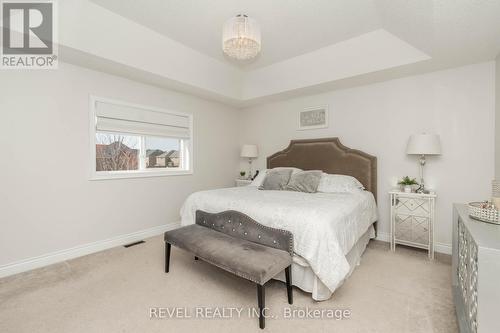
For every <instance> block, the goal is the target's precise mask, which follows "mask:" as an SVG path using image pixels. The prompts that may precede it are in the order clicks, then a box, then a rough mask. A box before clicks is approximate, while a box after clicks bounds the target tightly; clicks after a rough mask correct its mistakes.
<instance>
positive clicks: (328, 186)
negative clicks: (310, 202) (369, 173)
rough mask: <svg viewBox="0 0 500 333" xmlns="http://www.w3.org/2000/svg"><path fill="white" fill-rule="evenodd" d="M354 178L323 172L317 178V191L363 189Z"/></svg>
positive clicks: (352, 190)
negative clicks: (318, 178)
mask: <svg viewBox="0 0 500 333" xmlns="http://www.w3.org/2000/svg"><path fill="white" fill-rule="evenodd" d="M364 189H365V188H364V186H363V184H361V183H360V182H359V181H358V180H357V179H356V178H354V177H351V176H346V175H331V174H328V173H323V175H322V176H321V179H320V180H319V185H318V192H323V193H339V192H340V193H341V192H350V193H352V192H356V191H362V190H364Z"/></svg>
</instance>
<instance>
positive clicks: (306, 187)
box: [285, 170, 323, 193]
mask: <svg viewBox="0 0 500 333" xmlns="http://www.w3.org/2000/svg"><path fill="white" fill-rule="evenodd" d="M322 174H323V171H321V170H311V171H301V172H298V173H296V174H292V176H291V177H290V181H289V182H288V184H287V185H286V187H285V190H287V191H297V192H307V193H315V192H316V190H317V189H318V185H319V181H320V179H321V175H322Z"/></svg>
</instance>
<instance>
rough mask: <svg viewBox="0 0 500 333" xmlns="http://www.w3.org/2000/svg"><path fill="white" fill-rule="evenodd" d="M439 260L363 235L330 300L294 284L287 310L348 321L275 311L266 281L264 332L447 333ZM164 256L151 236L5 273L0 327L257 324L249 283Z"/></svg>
mask: <svg viewBox="0 0 500 333" xmlns="http://www.w3.org/2000/svg"><path fill="white" fill-rule="evenodd" d="M446 259H447V258H444V259H441V260H439V259H438V260H436V261H434V262H430V261H428V260H427V258H426V254H425V253H423V252H420V251H416V250H411V249H406V248H398V250H397V252H396V253H395V254H393V253H391V252H389V251H388V246H387V244H385V243H380V242H373V241H372V242H371V243H370V245H369V247H368V249H367V250H366V252H365V254H364V255H363V259H362V263H361V265H360V266H359V267H358V268H357V269H356V270H355V271H354V273H353V275H352V276H351V277H350V278H349V280H348V281H347V282H346V283H345V284H344V285H343V286H342V287H341V288H340V289H338V290H337V291H336V292H335V294H334V296H333V298H332V299H330V300H329V301H326V302H320V303H317V302H314V301H313V300H312V299H311V298H310V296H309V295H308V294H306V293H303V292H301V291H300V290H298V289H297V288H294V300H295V302H294V305H293V308H292V309H300V310H305V309H306V308H312V309H327V310H331V312H330V311H324V312H323V314H324V315H326V314H328V313H330V314H332V313H334V312H333V311H334V310H336V309H341V310H345V309H347V310H350V311H351V316H350V318H349V319H343V320H335V319H328V318H323V319H300V318H295V319H284V318H283V316H284V315H285V314H286V313H285V311H286V308H287V307H288V304H287V302H286V288H285V286H284V284H283V283H281V282H276V281H272V282H271V283H269V285H268V287H267V289H266V291H267V293H266V306H268V307H269V308H270V313H269V315H273V316H275V317H276V318H275V319H267V321H266V329H265V331H267V332H325V331H328V332H342V333H345V332H359V333H361V332H384V333H387V332H397V333H403V332H439V333H444V332H456V331H457V326H456V319H455V315H454V310H453V304H452V299H451V288H450V279H451V277H450V274H451V267H450V265H449V262H446V261H448V260H446ZM171 260H172V261H171V271H170V273H169V274H164V273H163V241H162V238H161V237H154V238H151V239H148V240H147V242H146V243H145V244H142V245H138V246H134V247H131V248H128V249H126V248H123V247H119V248H114V249H111V250H108V251H103V252H100V253H97V254H92V255H89V256H86V257H82V258H78V259H75V260H71V261H68V262H65V263H61V264H57V265H53V266H50V267H47V268H43V269H39V270H35V271H31V272H27V273H23V274H20V275H17V276H12V277H8V278H4V279H2V280H0V332H2V333H6V332H14V333H21V332H30V333H32V332H64V333H77V332H86V333H88V332H238V333H241V332H258V331H260V330H259V329H258V323H257V319H256V318H251V317H249V316H248V312H247V311H248V309H251V308H253V307H254V306H255V304H256V301H257V300H256V290H255V286H254V285H253V284H252V283H250V282H247V281H244V280H241V279H239V278H236V277H234V276H232V275H230V274H227V273H224V272H222V271H220V270H219V269H217V268H214V267H212V266H210V265H208V264H206V263H204V262H202V261H194V260H193V258H192V257H191V256H190V255H188V254H186V253H184V252H182V251H180V250H177V249H174V248H173V251H172V258H171ZM151 307H162V308H169V309H171V308H173V307H180V308H186V309H185V311H186V314H188V315H191V316H192V317H195V316H196V307H208V308H209V309H213V310H214V309H215V307H226V313H225V315H228V311H230V310H229V308H235V310H233V311H234V313H236V309H240V308H243V310H242V313H241V317H240V318H239V319H237V317H234V318H225V319H224V318H222V319H220V318H219V319H202V318H192V319H182V318H176V319H150V308H151ZM181 310H183V311H184V309H181ZM163 311H166V309H165V310H163ZM198 311H199V310H198ZM214 311H215V310H214ZM296 313H297V312H296ZM179 314H182V313H179ZM298 314H299V315H300V313H298ZM337 314H338V313H337ZM198 315H199V313H198ZM221 315H222V313H221Z"/></svg>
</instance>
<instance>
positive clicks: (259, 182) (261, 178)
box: [248, 167, 302, 187]
mask: <svg viewBox="0 0 500 333" xmlns="http://www.w3.org/2000/svg"><path fill="white" fill-rule="evenodd" d="M274 169H276V170H279V169H292V175H294V174H296V173H297V172H301V171H302V170H301V169H299V168H293V167H278V168H274ZM268 170H270V169H263V170H260V172H259V175H258V176H257V177H255V179H254V180H253V181H252V182H251V183H250V185H248V186H257V187H259V186H261V185H262V183H263V182H264V178H266V174H267V171H268Z"/></svg>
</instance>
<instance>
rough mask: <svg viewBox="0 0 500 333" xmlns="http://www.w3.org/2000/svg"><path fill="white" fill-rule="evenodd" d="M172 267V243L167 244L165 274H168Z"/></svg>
mask: <svg viewBox="0 0 500 333" xmlns="http://www.w3.org/2000/svg"><path fill="white" fill-rule="evenodd" d="M169 266H170V243H165V273H168V269H169Z"/></svg>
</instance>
